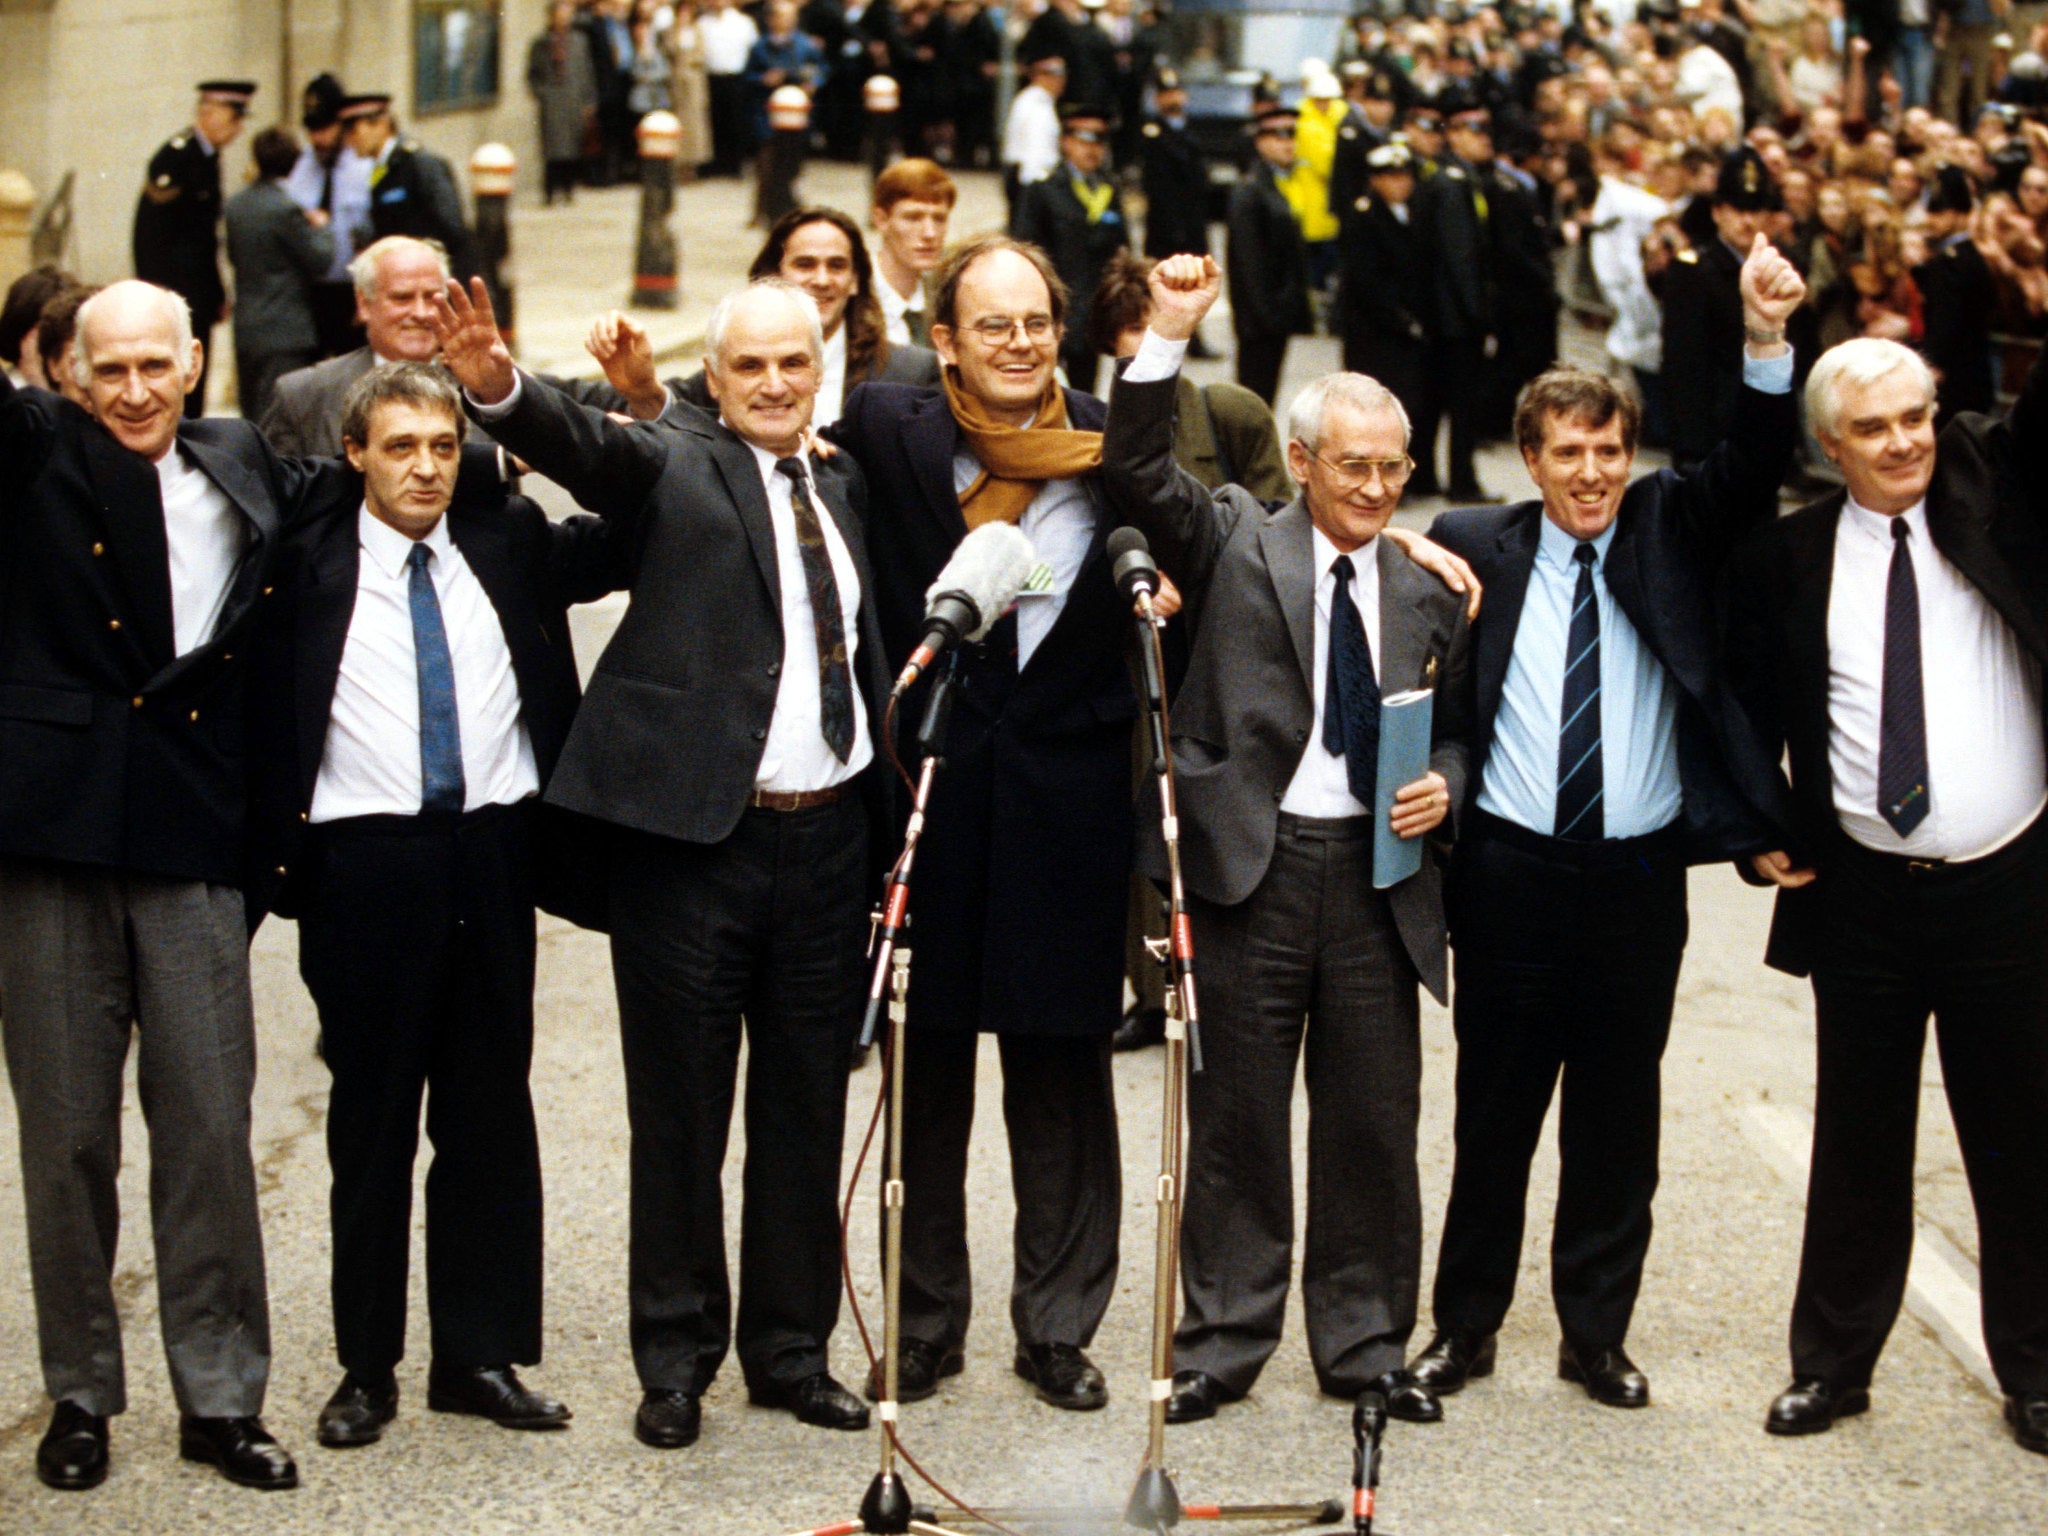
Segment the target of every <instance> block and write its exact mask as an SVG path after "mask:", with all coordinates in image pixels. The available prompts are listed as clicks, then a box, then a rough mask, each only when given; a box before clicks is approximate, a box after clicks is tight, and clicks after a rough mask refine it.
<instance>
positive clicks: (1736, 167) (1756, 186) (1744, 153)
mask: <svg viewBox="0 0 2048 1536" xmlns="http://www.w3.org/2000/svg"><path fill="white" fill-rule="evenodd" d="M1713 200H1714V202H1715V203H1717V204H1720V205H1723V206H1726V207H1730V208H1737V209H1741V210H1743V211H1746V212H1761V211H1767V210H1770V209H1774V208H1778V207H1781V206H1782V204H1781V202H1780V200H1779V197H1778V187H1777V183H1776V182H1775V181H1773V180H1772V179H1771V173H1770V170H1769V168H1768V167H1767V166H1765V164H1764V163H1763V160H1762V158H1761V157H1759V156H1758V154H1757V153H1756V151H1755V150H1753V149H1750V148H1747V147H1744V148H1742V149H1739V150H1736V151H1735V152H1734V153H1732V154H1730V155H1729V156H1728V158H1727V159H1726V160H1725V161H1724V162H1723V163H1722V166H1721V175H1720V180H1719V181H1718V182H1717V183H1716V184H1715V187H1714V198H1713ZM1748 254H1749V253H1748V252H1746V251H1737V250H1735V249H1734V248H1733V247H1731V246H1730V245H1729V244H1728V242H1727V241H1726V240H1723V239H1722V238H1721V236H1720V233H1719V231H1718V230H1717V231H1716V232H1715V234H1714V236H1713V238H1712V239H1710V240H1707V241H1705V242H1703V243H1701V244H1698V245H1696V246H1694V247H1693V248H1692V249H1691V250H1688V251H1681V252H1679V254H1678V259H1677V260H1675V261H1673V262H1672V264H1671V265H1670V267H1669V268H1667V269H1666V271H1665V273H1664V281H1663V289H1662V292H1661V295H1660V298H1661V300H1662V303H1663V310H1664V365H1663V368H1662V370H1661V372H1662V374H1663V378H1664V391H1665V396H1666V399H1667V401H1668V407H1667V408H1668V411H1669V415H1670V421H1671V459H1672V463H1673V465H1674V466H1675V467H1676V468H1678V469H1679V470H1680V471H1681V472H1683V471H1686V470H1690V469H1692V468H1693V467H1694V466H1696V465H1698V464H1699V462H1700V461H1701V460H1702V459H1704V458H1706V456H1707V455H1708V454H1709V453H1711V452H1712V451H1713V450H1714V446H1715V444H1717V443H1719V442H1720V441H1721V439H1722V438H1724V437H1726V436H1727V435H1728V429H1729V427H1730V426H1731V425H1732V424H1733V422H1734V420H1735V402H1736V398H1737V395H1738V393H1739V391H1740V387H1741V383H1742V346H1743V321H1742V263H1743V260H1744V259H1745V258H1746V257H1747V255H1748Z"/></svg>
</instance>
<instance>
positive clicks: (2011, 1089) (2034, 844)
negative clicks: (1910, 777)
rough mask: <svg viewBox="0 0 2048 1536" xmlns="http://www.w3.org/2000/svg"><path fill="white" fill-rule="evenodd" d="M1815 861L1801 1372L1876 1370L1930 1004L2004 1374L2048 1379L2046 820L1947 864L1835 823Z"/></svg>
mask: <svg viewBox="0 0 2048 1536" xmlns="http://www.w3.org/2000/svg"><path fill="white" fill-rule="evenodd" d="M1820 869H1821V874H1820V878H1819V880H1818V881H1816V882H1815V884H1814V887H1813V890H1814V895H1815V897H1816V898H1817V911H1818V916H1819V929H1818V934H1819V941H1820V942H1819V947H1818V948H1817V950H1816V956H1817V958H1816V963H1815V966H1814V972H1813V995H1814V1019H1815V1038H1816V1043H1817V1046H1818V1052H1819V1073H1818V1080H1817V1086H1816V1091H1815V1098H1814V1125H1813V1165H1812V1173H1811V1176H1810V1182H1809V1184H1808V1187H1807V1197H1806V1237H1805V1243H1804V1246H1803V1249H1802V1251H1801V1255H1800V1263H1799V1288H1798V1292H1797V1294H1796V1296H1795V1297H1794V1300H1793V1304H1792V1368H1793V1371H1794V1373H1795V1374H1797V1375H1800V1376H1819V1377H1822V1378H1823V1379H1825V1380H1827V1381H1829V1382H1832V1383H1834V1384H1835V1385H1836V1386H1837V1387H1843V1388H1854V1387H1860V1386H1863V1385H1865V1384H1867V1383H1868V1382H1869V1380H1870V1374H1871V1370H1872V1368H1873V1367H1874V1366H1875V1365H1876V1363H1877V1357H1878V1353H1879V1351H1880V1350H1882V1349H1883V1347H1884V1341H1885V1337H1886V1335H1887V1334H1889V1333H1890V1331H1891V1326H1892V1323H1893V1321H1894V1320H1895V1319H1896V1318H1897V1317H1898V1313H1899V1302H1900V1300H1901V1298H1902V1297H1903V1296H1904V1294H1905V1288H1906V1270H1907V1265H1908V1263H1909V1261H1910V1258H1911V1255H1912V1247H1913V1144H1914V1135H1915V1132H1916V1130H1917V1129H1918V1125H1919V1117H1920V1082H1921V1066H1920V1063H1921V1057H1922V1054H1923V1052H1924V1048H1925V1041H1926V1033H1927V1020H1928V1017H1929V1016H1930V1015H1932V1016H1933V1019H1934V1026H1935V1040H1936V1044H1937V1046H1938V1048H1939V1050H1940V1052H1941V1066H1942V1080H1943V1083H1944V1085H1945V1086H1946V1088H1947V1091H1948V1104H1949V1113H1950V1114H1951V1115H1952V1116H1953V1117H1954V1119H1955V1128H1956V1140H1957V1142H1958V1143H1959V1144H1960V1145H1961V1148H1962V1154H1963V1169H1964V1172H1965V1173H1966V1174H1967V1176H1968V1178H1969V1183H1970V1196H1971V1199H1972V1200H1973V1201H1974V1203H1975V1205H1976V1209H1977V1227H1978V1252H1979V1259H1980V1264H1981V1269H1982V1274H1983V1288H1984V1301H1983V1307H1984V1343H1985V1348H1986V1350H1987V1352H1988V1353H1989V1354H1990V1356H1991V1366H1992V1369H1993V1370H1994V1371H1995V1372H1996V1373H1997V1375H1998V1380H1999V1384H2000V1385H2001V1386H2003V1387H2004V1388H2005V1390H2006V1391H2007V1392H2011V1393H2018V1392H2040V1391H2048V827H2043V826H2041V825H2038V824H2037V825H2036V826H2035V827H2034V828H2033V829H2032V830H2030V831H2029V832H2027V833H2026V834H2025V835H2024V836H2023V837H2022V838H2021V839H2020V840H2019V841H2018V842H2016V843H2014V844H2011V845H2009V846H2008V847H2006V848H2003V849H2001V850H1999V851H1998V852H1997V853H1995V854H1992V855H1990V856H1989V857H1987V858H1983V859H1976V860H1972V861H1970V862H1969V863H1967V864H1956V865H1947V866H1940V865H1936V866H1929V865H1925V864H1918V863H1916V862H1913V861H1908V860H1906V859H1903V858H1896V857H1893V856H1890V855H1886V854H1877V853H1870V852H1868V851H1866V850H1864V849H1862V848H1860V847H1857V846H1856V845H1854V844H1852V843H1850V842H1849V840H1848V839H1847V838H1842V839H1840V840H1839V841H1838V843H1837V845H1836V847H1835V848H1831V849H1830V850H1829V853H1828V855H1827V856H1824V857H1823V859H1822V861H1821V866H1820Z"/></svg>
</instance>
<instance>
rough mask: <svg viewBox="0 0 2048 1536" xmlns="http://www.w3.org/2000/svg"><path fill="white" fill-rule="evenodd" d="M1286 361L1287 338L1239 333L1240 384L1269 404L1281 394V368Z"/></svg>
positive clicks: (1238, 375) (1238, 364) (1238, 373)
mask: <svg viewBox="0 0 2048 1536" xmlns="http://www.w3.org/2000/svg"><path fill="white" fill-rule="evenodd" d="M1286 361H1287V338H1286V337H1285V336H1255V335H1252V334H1250V333H1249V332H1246V331H1239V332H1238V333H1237V382H1238V383H1240V384H1242V385H1243V386H1244V387H1245V388H1246V389H1248V390H1250V391H1251V392H1252V393H1253V394H1255V395H1257V396H1258V397H1259V398H1260V399H1261V400H1263V401H1265V402H1266V404H1268V405H1271V404H1272V403H1273V397H1274V396H1275V395H1277V394H1278V393H1279V392H1280V368H1281V365H1282V364H1284V363H1285V362H1286Z"/></svg>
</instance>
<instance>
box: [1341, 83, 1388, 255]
mask: <svg viewBox="0 0 2048 1536" xmlns="http://www.w3.org/2000/svg"><path fill="white" fill-rule="evenodd" d="M1342 75H1343V79H1344V99H1345V100H1346V101H1347V102H1349V103H1350V108H1351V109H1350V111H1348V112H1346V113H1345V114H1344V120H1343V121H1342V122H1340V123H1339V124H1338V125H1337V153H1336V155H1335V157H1334V158H1333V159H1332V160H1331V162H1330V211H1331V212H1332V213H1334V214H1336V215H1337V223H1338V225H1339V229H1338V238H1339V239H1340V240H1345V241H1348V240H1349V239H1350V237H1351V221H1352V220H1353V218H1354V217H1355V215H1356V212H1357V209H1358V206H1359V204H1358V200H1359V199H1360V198H1362V197H1364V196H1365V195H1366V188H1365V183H1366V174H1367V173H1366V163H1365V162H1366V158H1367V157H1368V156H1369V155H1371V154H1372V152H1373V151H1374V150H1376V149H1378V148H1380V147H1381V146H1383V145H1386V144H1390V143H1392V142H1393V138H1394V89H1395V87H1394V81H1393V75H1392V72H1391V71H1389V70H1385V69H1375V68H1374V67H1373V66H1372V65H1370V64H1367V63H1366V62H1365V61H1364V60H1363V59H1353V60H1352V61H1351V62H1350V63H1349V64H1346V65H1345V66H1344V68H1343V71H1342Z"/></svg>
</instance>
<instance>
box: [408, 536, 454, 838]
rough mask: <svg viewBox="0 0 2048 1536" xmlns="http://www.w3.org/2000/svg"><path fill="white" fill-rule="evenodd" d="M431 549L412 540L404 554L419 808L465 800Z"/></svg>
mask: <svg viewBox="0 0 2048 1536" xmlns="http://www.w3.org/2000/svg"><path fill="white" fill-rule="evenodd" d="M433 553H434V552H433V551H432V550H430V549H428V548H427V546H426V545H424V544H415V545H413V547H412V552H411V553H410V554H408V555H407V556H406V557H405V563H406V564H407V565H409V566H411V567H412V575H411V576H410V577H409V578H408V582H409V593H408V595H409V596H410V598H411V601H412V653H413V661H414V665H415V666H416V667H417V668H418V670H419V675H420V809H421V810H423V811H460V810H461V809H462V807H463V803H464V801H465V800H466V799H467V790H466V788H465V786H464V784H463V781H462V723H461V721H460V720H459V719H457V717H456V714H455V662H454V659H453V658H452V657H450V656H449V654H448V631H447V630H446V629H445V628H444V627H443V626H442V624H441V599H440V598H439V597H437V596H436V595H435V593H434V578H433V577H431V576H429V575H428V574H427V562H428V561H429V560H430V559H432V558H433Z"/></svg>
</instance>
